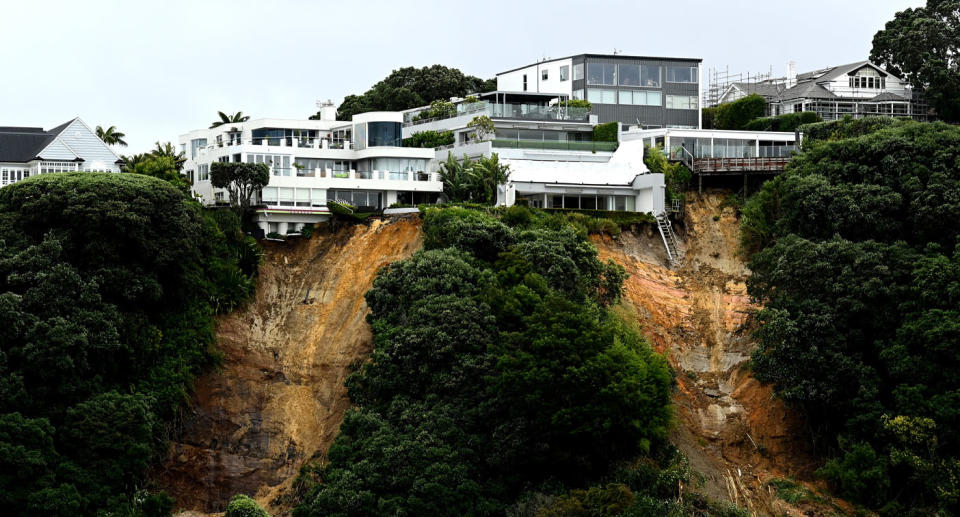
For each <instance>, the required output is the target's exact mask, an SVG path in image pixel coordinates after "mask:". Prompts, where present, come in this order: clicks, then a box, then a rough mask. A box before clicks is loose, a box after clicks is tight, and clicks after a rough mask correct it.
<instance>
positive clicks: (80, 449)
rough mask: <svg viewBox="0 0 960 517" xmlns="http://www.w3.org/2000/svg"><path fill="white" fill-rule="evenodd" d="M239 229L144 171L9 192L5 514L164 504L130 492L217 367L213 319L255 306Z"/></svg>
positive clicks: (0, 333)
mask: <svg viewBox="0 0 960 517" xmlns="http://www.w3.org/2000/svg"><path fill="white" fill-rule="evenodd" d="M218 226H219V227H218ZM238 227H239V224H238V222H237V220H236V219H235V218H232V217H229V216H223V217H221V216H220V215H213V214H209V213H205V212H204V211H203V210H202V209H201V208H200V207H199V205H198V204H197V203H195V202H193V201H191V200H190V199H189V198H188V197H187V196H185V195H184V194H183V193H182V192H181V191H179V190H178V189H177V188H175V187H174V186H172V185H171V184H169V183H168V182H166V181H162V180H159V179H155V178H152V177H148V176H142V175H137V174H103V173H64V174H50V175H42V176H37V177H33V178H29V179H28V180H24V181H22V182H18V183H17V184H15V185H10V186H7V187H4V188H3V189H2V190H0V242H3V243H4V244H3V245H0V321H4V322H11V323H13V324H12V325H8V326H6V327H5V328H4V329H3V330H0V458H2V459H0V494H2V495H0V502H2V503H3V504H4V508H5V511H6V513H7V514H10V515H38V514H43V515H50V514H69V515H93V514H98V513H103V514H108V513H109V514H124V515H126V514H130V513H133V512H135V511H136V512H141V513H146V512H148V511H149V512H155V511H161V510H162V509H163V508H164V507H166V506H167V504H166V502H165V500H166V499H165V498H164V497H163V496H162V495H158V494H157V495H152V494H145V493H144V492H136V493H134V489H135V487H137V486H143V485H144V483H145V471H146V470H147V468H148V467H149V466H150V465H151V464H152V462H153V461H155V460H156V459H157V458H159V457H160V456H161V455H162V454H163V453H165V451H166V445H165V441H164V439H165V436H166V435H165V428H166V426H167V425H168V424H169V423H170V422H172V421H173V419H174V417H175V415H176V413H177V409H178V408H179V406H180V404H182V403H183V402H184V401H185V400H186V398H187V396H188V394H189V389H190V383H191V381H192V379H193V378H194V376H195V375H197V374H198V373H199V372H200V371H201V370H202V369H203V368H204V367H209V366H211V365H212V364H213V363H214V361H215V355H214V354H213V353H212V348H211V347H212V345H213V343H214V331H213V318H214V315H215V313H216V312H217V311H218V310H228V309H229V308H230V307H232V306H234V305H235V304H237V303H241V302H242V300H243V299H245V297H246V296H248V295H249V290H248V289H247V288H246V287H245V286H246V285H247V284H248V283H249V278H250V277H249V276H248V275H246V274H245V273H244V272H243V271H242V270H241V268H240V267H239V265H238V262H237V259H238V255H237V253H238V252H237V250H236V249H235V248H233V247H232V244H231V243H232V242H245V241H244V239H243V236H242V234H240V235H239V237H238V234H239V230H238ZM221 228H223V229H224V230H226V231H227V232H228V233H229V234H230V235H227V234H225V232H224V231H222V230H221ZM237 283H239V284H240V285H241V289H236V288H235V287H236V284H237ZM14 322H15V323H14ZM24 415H27V416H24ZM148 506H149V507H148Z"/></svg>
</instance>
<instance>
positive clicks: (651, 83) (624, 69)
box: [618, 65, 660, 88]
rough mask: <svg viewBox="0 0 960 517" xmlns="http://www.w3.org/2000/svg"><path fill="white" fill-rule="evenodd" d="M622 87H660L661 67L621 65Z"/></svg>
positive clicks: (620, 78) (620, 80)
mask: <svg viewBox="0 0 960 517" xmlns="http://www.w3.org/2000/svg"><path fill="white" fill-rule="evenodd" d="M618 79H619V82H618V84H620V85H621V86H648V87H654V88H659V87H660V67H659V66H654V65H620V73H619V75H618Z"/></svg>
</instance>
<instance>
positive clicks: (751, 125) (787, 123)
mask: <svg viewBox="0 0 960 517" xmlns="http://www.w3.org/2000/svg"><path fill="white" fill-rule="evenodd" d="M817 122H823V119H822V118H821V117H820V115H818V114H817V113H816V112H813V111H802V112H800V113H784V114H783V115H777V116H775V117H761V118H758V119H754V120H752V121H750V122H748V123H747V124H746V125H745V126H744V127H743V129H746V130H747V131H796V130H797V128H799V127H800V126H802V125H804V124H813V123H817Z"/></svg>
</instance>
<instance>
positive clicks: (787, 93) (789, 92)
mask: <svg viewBox="0 0 960 517" xmlns="http://www.w3.org/2000/svg"><path fill="white" fill-rule="evenodd" d="M836 97H837V96H836V95H834V93H833V92H831V91H830V90H828V89H826V88H824V87H823V86H821V85H819V84H817V83H815V82H813V81H807V82H803V83H800V84H797V85H796V86H794V87H792V88H788V89H786V90H784V92H783V94H782V95H781V96H780V100H784V101H786V100H791V99H799V98H804V99H835V98H836Z"/></svg>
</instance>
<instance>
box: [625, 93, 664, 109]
mask: <svg viewBox="0 0 960 517" xmlns="http://www.w3.org/2000/svg"><path fill="white" fill-rule="evenodd" d="M619 99H620V104H633V105H637V106H660V104H661V102H660V101H661V96H660V92H652V91H645V90H639V91H631V90H620V96H619Z"/></svg>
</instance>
